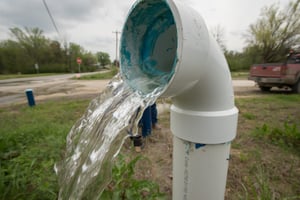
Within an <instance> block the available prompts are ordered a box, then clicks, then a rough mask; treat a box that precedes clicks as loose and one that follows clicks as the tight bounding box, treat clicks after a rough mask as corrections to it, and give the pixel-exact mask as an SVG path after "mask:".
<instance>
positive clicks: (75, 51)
mask: <svg viewBox="0 0 300 200" xmlns="http://www.w3.org/2000/svg"><path fill="white" fill-rule="evenodd" d="M10 33H11V35H12V39H8V40H4V41H1V42H0V74H9V73H22V74H28V73H37V72H39V73H66V72H78V71H79V70H80V71H81V72H84V71H95V70H97V69H98V68H99V67H103V66H105V65H109V64H110V63H111V61H110V57H109V54H108V53H106V52H97V53H95V54H93V53H91V52H89V51H86V50H85V49H84V48H83V47H81V46H80V45H79V44H76V43H72V42H71V43H69V44H67V43H65V44H61V43H60V42H58V41H56V40H51V39H49V38H47V37H45V36H44V34H43V30H41V29H39V28H28V27H25V28H24V29H21V28H18V27H14V28H11V29H10ZM77 58H81V60H82V63H81V67H80V69H79V67H78V64H77V62H76V59H77Z"/></svg>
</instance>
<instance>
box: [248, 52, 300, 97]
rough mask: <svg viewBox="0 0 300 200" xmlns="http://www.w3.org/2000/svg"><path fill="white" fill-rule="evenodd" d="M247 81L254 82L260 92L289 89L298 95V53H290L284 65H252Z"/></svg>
mask: <svg viewBox="0 0 300 200" xmlns="http://www.w3.org/2000/svg"><path fill="white" fill-rule="evenodd" d="M248 79H249V80H253V81H255V82H256V83H257V85H258V86H259V88H260V89H261V90H262V91H269V90H270V89H271V88H272V87H278V88H283V87H289V88H291V89H292V91H293V92H295V93H298V94H300V53H291V54H290V55H289V56H288V58H287V61H286V62H285V63H268V64H254V65H252V66H251V69H250V74H249V77H248Z"/></svg>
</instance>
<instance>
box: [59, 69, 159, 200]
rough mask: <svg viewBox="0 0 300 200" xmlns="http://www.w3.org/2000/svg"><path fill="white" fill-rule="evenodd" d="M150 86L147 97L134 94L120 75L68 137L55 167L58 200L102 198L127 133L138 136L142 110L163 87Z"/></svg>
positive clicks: (152, 101)
mask: <svg viewBox="0 0 300 200" xmlns="http://www.w3.org/2000/svg"><path fill="white" fill-rule="evenodd" d="M152 81H153V82H152V83H149V80H148V82H147V81H143V80H142V79H139V80H137V82H138V83H139V84H144V86H142V87H149V86H150V87H151V88H149V90H152V92H151V93H148V94H147V95H145V94H141V93H139V92H137V91H133V90H132V89H131V88H130V87H129V86H128V85H127V84H126V83H124V82H123V80H122V79H121V78H119V75H117V76H116V77H115V78H114V79H113V80H112V81H111V82H110V83H109V85H108V86H107V88H106V89H105V91H104V92H102V93H101V94H100V95H99V96H98V97H97V98H95V99H93V100H92V101H91V103H90V105H89V107H88V108H87V111H86V112H85V114H84V115H83V117H82V118H81V119H80V120H79V121H77V123H76V124H75V125H74V126H73V127H72V129H71V131H70V133H69V134H68V136H67V148H66V153H65V157H64V159H63V160H62V161H61V162H60V163H58V164H57V165H56V166H55V170H56V173H57V175H58V178H59V183H60V191H59V199H99V197H100V196H101V193H102V191H103V190H104V189H105V187H106V185H107V184H109V182H110V180H111V168H112V160H113V158H114V157H115V156H116V155H117V154H118V152H119V150H120V148H121V146H122V144H123V141H124V139H125V138H126V137H127V136H128V135H129V134H128V130H131V131H130V132H131V133H133V134H135V133H137V123H138V120H139V118H140V116H141V113H142V111H143V110H144V108H146V107H147V106H149V105H151V104H153V103H154V102H155V101H156V99H157V97H158V96H159V95H160V93H161V91H162V90H163V88H161V87H159V85H157V84H155V82H156V80H152Z"/></svg>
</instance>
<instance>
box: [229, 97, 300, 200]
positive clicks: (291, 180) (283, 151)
mask: <svg viewBox="0 0 300 200" xmlns="http://www.w3.org/2000/svg"><path fill="white" fill-rule="evenodd" d="M299 102H300V95H296V94H293V95H291V94H268V95H264V96H257V97H250V98H238V99H236V105H237V107H238V108H239V111H240V114H239V123H238V133H237V134H238V135H237V138H236V139H235V140H234V141H233V143H232V152H233V153H232V159H231V162H230V167H229V174H228V179H227V188H229V189H230V193H229V194H228V196H227V197H228V198H227V199H230V200H239V199H245V200H248V199H249V200H252V199H262V200H264V199H266V200H269V199H270V200H271V199H286V200H287V199H300V196H299V194H300V189H299V188H300V187H299V186H300V171H299V166H300V165H299V164H300V153H299V152H300V107H299Z"/></svg>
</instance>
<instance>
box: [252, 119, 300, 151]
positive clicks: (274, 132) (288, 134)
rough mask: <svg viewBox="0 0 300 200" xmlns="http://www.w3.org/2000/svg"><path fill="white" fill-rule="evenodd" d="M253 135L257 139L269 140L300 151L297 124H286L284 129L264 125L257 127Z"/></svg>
mask: <svg viewBox="0 0 300 200" xmlns="http://www.w3.org/2000/svg"><path fill="white" fill-rule="evenodd" d="M252 134H253V135H254V136H255V137H257V138H260V139H266V140H269V141H270V142H272V143H273V144H276V145H279V146H281V147H283V148H290V149H294V150H300V130H299V128H298V127H297V125H296V124H289V123H288V122H284V124H283V126H282V127H274V128H271V127H270V125H267V124H263V125H262V126H261V127H256V129H255V130H254V131H253V132H252Z"/></svg>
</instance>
